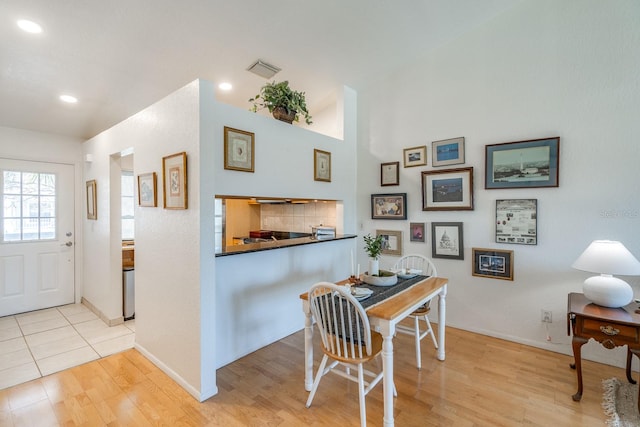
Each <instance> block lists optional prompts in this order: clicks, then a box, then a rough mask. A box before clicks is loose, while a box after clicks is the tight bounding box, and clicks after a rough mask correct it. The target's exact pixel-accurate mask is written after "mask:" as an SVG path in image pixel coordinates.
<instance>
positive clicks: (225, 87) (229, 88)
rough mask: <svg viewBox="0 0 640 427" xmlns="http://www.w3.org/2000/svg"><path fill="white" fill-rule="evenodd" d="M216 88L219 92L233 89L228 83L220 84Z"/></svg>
mask: <svg viewBox="0 0 640 427" xmlns="http://www.w3.org/2000/svg"><path fill="white" fill-rule="evenodd" d="M218 87H219V88H220V90H231V89H233V86H232V85H231V83H228V82H223V83H220V84H219V85H218Z"/></svg>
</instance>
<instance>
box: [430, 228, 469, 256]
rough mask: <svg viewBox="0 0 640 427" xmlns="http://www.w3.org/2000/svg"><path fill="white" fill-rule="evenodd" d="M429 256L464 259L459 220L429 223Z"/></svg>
mask: <svg viewBox="0 0 640 427" xmlns="http://www.w3.org/2000/svg"><path fill="white" fill-rule="evenodd" d="M431 257H432V258H448V259H464V243H463V239H462V223H461V222H432V223H431Z"/></svg>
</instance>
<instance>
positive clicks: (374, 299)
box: [358, 276, 429, 309]
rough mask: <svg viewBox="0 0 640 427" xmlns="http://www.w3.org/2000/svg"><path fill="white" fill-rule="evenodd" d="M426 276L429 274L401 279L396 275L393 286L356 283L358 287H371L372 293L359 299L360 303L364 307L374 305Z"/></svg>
mask: <svg viewBox="0 0 640 427" xmlns="http://www.w3.org/2000/svg"><path fill="white" fill-rule="evenodd" d="M428 277H429V276H416V277H412V278H411V279H401V278H400V277H398V283H396V284H395V285H393V286H375V285H369V284H367V283H362V284H361V285H358V288H367V289H371V290H372V291H373V294H371V296H370V297H369V298H365V299H363V300H362V301H360V304H361V305H362V307H364V308H365V309H366V308H367V307H371V306H372V305H375V304H377V303H379V302H381V301H383V300H385V299H387V298H389V297H392V296H393V295H395V294H397V293H398V292H402V291H404V290H405V289H407V288H410V287H411V286H413V285H415V284H416V283H418V282H420V281H422V280H424V279H426V278H428Z"/></svg>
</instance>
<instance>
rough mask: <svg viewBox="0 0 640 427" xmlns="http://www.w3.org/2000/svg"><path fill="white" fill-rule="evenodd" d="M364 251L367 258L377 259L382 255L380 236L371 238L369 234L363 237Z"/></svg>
mask: <svg viewBox="0 0 640 427" xmlns="http://www.w3.org/2000/svg"><path fill="white" fill-rule="evenodd" d="M364 250H365V252H367V255H369V258H372V259H378V258H380V254H381V253H382V235H380V236H376V237H373V236H371V234H367V235H366V236H364Z"/></svg>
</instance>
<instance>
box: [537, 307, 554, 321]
mask: <svg viewBox="0 0 640 427" xmlns="http://www.w3.org/2000/svg"><path fill="white" fill-rule="evenodd" d="M551 313H552V312H551V310H545V309H542V310H540V321H541V322H542V323H553V315H552V314H551Z"/></svg>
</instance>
